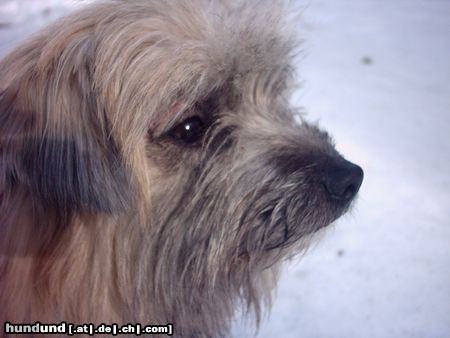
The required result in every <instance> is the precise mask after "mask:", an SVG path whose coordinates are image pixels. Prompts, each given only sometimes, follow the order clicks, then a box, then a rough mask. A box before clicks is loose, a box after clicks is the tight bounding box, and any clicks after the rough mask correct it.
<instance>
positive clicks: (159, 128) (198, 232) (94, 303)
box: [0, 0, 348, 337]
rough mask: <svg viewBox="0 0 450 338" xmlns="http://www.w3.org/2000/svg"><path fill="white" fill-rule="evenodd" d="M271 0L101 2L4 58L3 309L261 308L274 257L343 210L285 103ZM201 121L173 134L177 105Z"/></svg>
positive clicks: (286, 36)
mask: <svg viewBox="0 0 450 338" xmlns="http://www.w3.org/2000/svg"><path fill="white" fill-rule="evenodd" d="M283 12H284V9H283V5H282V4H280V3H278V2H277V3H276V4H273V2H271V1H257V0H255V1H237V2H232V1H226V0H223V1H213V0H190V1H182V0H179V1H160V0H155V1H153V0H134V1H125V0H123V1H119V0H117V1H107V2H104V3H98V4H96V5H92V6H88V7H87V8H85V9H83V10H81V11H80V12H77V13H75V14H73V15H71V16H69V17H67V18H64V19H63V20H61V21H59V22H57V23H56V24H54V25H52V26H50V27H48V28H47V29H45V30H44V31H42V32H40V33H38V34H37V35H35V36H33V37H32V38H31V39H30V40H28V42H26V43H24V44H23V45H21V46H20V47H18V48H17V49H16V50H14V51H13V52H12V53H11V54H9V55H8V56H7V57H6V58H5V59H4V60H3V61H1V63H0V304H1V305H0V320H1V321H2V322H4V321H6V320H8V321H11V322H14V323H21V322H30V323H34V322H36V321H40V322H55V323H59V322H61V321H67V322H71V323H130V322H131V323H135V322H140V323H147V324H149V323H152V324H164V323H167V322H172V323H174V325H175V335H176V336H178V337H212V336H214V337H216V336H225V335H227V333H228V330H229V324H230V320H231V319H232V318H233V313H234V311H235V309H236V308H237V306H244V307H245V308H247V309H253V311H254V312H255V313H256V314H257V316H259V313H260V310H261V301H262V300H264V299H269V298H270V290H271V288H272V286H273V284H274V281H275V280H276V276H277V271H278V265H279V262H280V261H281V260H282V258H283V257H287V256H289V255H292V254H294V253H297V252H299V250H301V249H302V248H304V246H305V243H307V241H308V239H309V238H310V236H311V234H313V233H314V232H316V231H317V230H319V229H321V228H322V227H324V226H326V225H328V224H329V223H331V222H332V221H333V220H335V219H336V218H337V217H339V216H340V215H341V214H342V213H343V212H344V211H345V210H346V208H347V207H348V204H345V205H341V204H338V203H333V202H330V201H329V199H328V198H327V196H326V194H325V193H324V192H323V191H322V190H323V189H322V190H321V188H322V187H321V183H320V180H321V177H322V175H323V172H324V171H326V168H327V166H329V163H331V162H333V161H335V162H336V161H340V159H341V158H340V156H339V155H338V153H337V152H336V151H335V149H334V147H333V145H332V143H331V141H330V139H329V137H328V136H327V134H326V133H325V132H322V131H320V130H319V129H318V128H317V127H316V126H312V125H310V124H308V123H306V122H305V121H302V122H301V123H300V124H298V123H295V121H294V112H293V111H292V109H291V108H290V107H289V105H288V94H289V90H290V89H291V88H292V72H293V68H292V65H291V61H292V57H293V53H294V52H295V47H296V44H295V40H294V39H293V38H291V35H290V33H289V31H287V29H286V27H285V26H284V25H283V21H282V20H280V19H281V17H282V16H283ZM194 115H195V116H201V117H202V118H203V120H205V121H207V124H208V128H207V130H206V131H205V135H204V136H203V138H202V140H201V141H200V142H199V143H197V144H195V145H192V144H183V143H182V142H178V141H177V140H176V139H174V137H173V130H174V128H176V126H177V125H179V124H180V123H182V121H183V120H185V119H186V118H188V117H190V116H194Z"/></svg>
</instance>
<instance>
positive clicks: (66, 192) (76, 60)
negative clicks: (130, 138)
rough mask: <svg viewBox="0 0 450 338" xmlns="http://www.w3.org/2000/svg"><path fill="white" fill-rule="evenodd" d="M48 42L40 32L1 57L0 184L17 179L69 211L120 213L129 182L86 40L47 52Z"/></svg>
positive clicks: (41, 198) (59, 208) (46, 201)
mask: <svg viewBox="0 0 450 338" xmlns="http://www.w3.org/2000/svg"><path fill="white" fill-rule="evenodd" d="M45 43H46V42H45V41H43V39H41V40H39V39H36V40H34V41H32V42H30V43H29V44H28V45H25V46H23V47H21V48H19V49H17V50H16V51H14V52H13V53H12V54H10V55H9V56H8V57H7V58H5V59H4V60H3V61H2V62H1V63H0V163H1V165H0V170H1V171H2V172H0V182H2V185H3V190H10V189H13V187H7V185H8V184H12V183H8V182H15V183H14V184H20V185H22V186H23V187H25V188H26V189H28V190H29V192H30V194H31V196H33V198H35V199H36V200H38V201H40V202H42V203H43V205H44V206H46V207H49V208H53V209H55V210H57V211H58V212H61V213H63V214H64V215H70V214H72V213H73V212H93V213H96V212H104V213H115V212H120V211H121V210H123V209H124V208H126V207H127V206H128V204H129V203H130V200H131V198H132V189H131V186H130V178H129V175H128V174H127V170H126V168H125V165H124V160H123V156H122V154H121V147H120V145H119V144H118V142H116V141H115V140H114V137H113V136H112V135H111V134H112V133H111V130H110V125H109V122H108V117H107V114H106V112H105V111H104V109H103V108H102V107H101V106H100V104H99V100H98V98H97V96H96V93H95V90H94V85H93V83H94V81H93V79H92V66H91V62H92V59H91V57H90V55H92V51H91V49H90V42H89V39H88V38H86V39H84V40H82V39H80V38H79V39H78V40H76V41H71V40H69V41H68V42H66V43H65V45H62V44H61V45H60V46H59V47H58V48H56V47H54V50H50V52H48V51H47V54H48V55H46V51H45ZM47 44H48V42H47ZM47 48H49V47H47ZM8 177H13V178H14V179H13V180H11V179H8Z"/></svg>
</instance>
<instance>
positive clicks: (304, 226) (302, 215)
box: [260, 196, 353, 251]
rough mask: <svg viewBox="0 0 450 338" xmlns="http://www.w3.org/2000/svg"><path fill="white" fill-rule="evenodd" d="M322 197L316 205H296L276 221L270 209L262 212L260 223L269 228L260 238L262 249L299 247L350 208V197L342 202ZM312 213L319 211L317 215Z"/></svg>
mask: <svg viewBox="0 0 450 338" xmlns="http://www.w3.org/2000/svg"><path fill="white" fill-rule="evenodd" d="M321 197H322V201H323V202H321V203H319V205H314V206H313V207H309V208H306V209H304V208H299V210H294V211H292V212H291V213H292V214H291V215H289V214H288V213H286V212H284V213H283V212H282V216H281V217H279V218H278V221H276V222H274V221H273V219H274V216H273V212H265V213H262V214H261V217H260V221H261V226H263V227H268V228H269V229H270V230H268V232H267V234H268V236H267V237H266V238H263V239H262V243H261V244H262V247H263V251H275V250H277V251H280V250H285V251H289V249H293V250H294V251H295V248H296V249H297V250H301V248H302V245H303V244H304V243H309V242H310V240H311V238H312V237H313V236H314V235H315V234H316V233H318V232H321V231H323V230H324V229H325V228H327V227H329V226H330V225H332V224H333V223H334V222H335V221H337V220H338V219H339V218H340V217H341V216H343V215H344V214H345V213H347V211H348V210H349V209H350V208H351V206H352V204H353V200H350V201H346V202H342V201H336V200H334V199H332V198H328V197H324V196H321ZM314 213H320V217H317V215H315V216H314V217H311V216H312V215H313V214H314Z"/></svg>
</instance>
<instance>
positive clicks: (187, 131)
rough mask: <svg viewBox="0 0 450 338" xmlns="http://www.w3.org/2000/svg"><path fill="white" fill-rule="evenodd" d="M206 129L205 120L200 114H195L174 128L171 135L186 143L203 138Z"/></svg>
mask: <svg viewBox="0 0 450 338" xmlns="http://www.w3.org/2000/svg"><path fill="white" fill-rule="evenodd" d="M205 129H206V128H205V123H204V122H203V120H202V119H201V118H200V117H198V116H193V117H190V118H188V119H186V120H184V121H183V122H182V123H180V124H179V125H177V126H176V127H175V128H174V129H172V132H171V136H172V137H173V138H175V139H176V140H179V141H183V142H185V143H194V142H197V141H199V140H200V139H201V138H202V136H203V134H204V133H205Z"/></svg>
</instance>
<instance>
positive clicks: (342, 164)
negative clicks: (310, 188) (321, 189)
mask: <svg viewBox="0 0 450 338" xmlns="http://www.w3.org/2000/svg"><path fill="white" fill-rule="evenodd" d="M363 177H364V172H363V170H362V169H361V167H359V166H357V165H356V164H353V163H351V162H349V161H346V160H344V159H342V160H340V161H339V162H338V163H336V164H333V165H330V166H329V167H328V168H327V170H326V173H325V175H324V177H323V185H324V186H325V188H326V190H327V192H328V194H329V195H330V197H331V198H333V199H335V200H339V201H343V202H348V201H350V200H351V199H352V198H353V197H355V195H356V194H357V192H358V190H359V187H360V186H361V183H362V181H363Z"/></svg>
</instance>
